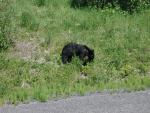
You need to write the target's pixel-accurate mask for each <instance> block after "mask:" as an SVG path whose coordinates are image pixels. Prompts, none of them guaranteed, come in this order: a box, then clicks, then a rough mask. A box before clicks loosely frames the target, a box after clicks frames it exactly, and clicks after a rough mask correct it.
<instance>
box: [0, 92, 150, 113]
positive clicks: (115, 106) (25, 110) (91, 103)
mask: <svg viewBox="0 0 150 113" xmlns="http://www.w3.org/2000/svg"><path fill="white" fill-rule="evenodd" d="M0 113H150V90H147V91H139V92H131V93H114V94H108V93H106V94H105V93H96V94H91V95H87V96H81V97H80V96H75V97H71V98H67V99H61V100H57V101H48V102H45V103H40V102H31V103H29V104H20V105H18V106H13V105H5V106H3V107H1V108H0Z"/></svg>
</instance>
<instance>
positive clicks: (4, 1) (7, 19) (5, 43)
mask: <svg viewBox="0 0 150 113" xmlns="http://www.w3.org/2000/svg"><path fill="white" fill-rule="evenodd" d="M10 4H11V1H8V0H1V1H0V51H2V50H5V49H7V48H8V47H9V46H10V44H11V40H10V35H11V19H12V8H11V5H10Z"/></svg>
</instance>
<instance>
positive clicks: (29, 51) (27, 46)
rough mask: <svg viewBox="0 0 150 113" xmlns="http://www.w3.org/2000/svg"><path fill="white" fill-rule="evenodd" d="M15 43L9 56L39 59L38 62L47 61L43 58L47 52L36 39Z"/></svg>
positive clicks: (30, 59) (27, 59) (31, 59)
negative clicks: (44, 51)
mask: <svg viewBox="0 0 150 113" xmlns="http://www.w3.org/2000/svg"><path fill="white" fill-rule="evenodd" d="M14 45H15V46H14V48H12V49H11V50H10V53H9V57H11V58H20V59H23V60H25V61H37V62H38V63H41V62H42V63H43V62H45V59H44V58H43V57H44V55H45V54H44V53H43V51H42V50H41V48H40V43H37V41H36V40H29V41H16V42H15V44H14ZM41 59H42V60H41Z"/></svg>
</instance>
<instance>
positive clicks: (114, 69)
mask: <svg viewBox="0 0 150 113" xmlns="http://www.w3.org/2000/svg"><path fill="white" fill-rule="evenodd" d="M69 3H70V2H69V0H13V3H12V4H11V5H12V7H13V11H14V15H13V16H14V18H12V21H11V24H12V27H13V28H14V29H15V31H14V32H15V33H13V34H12V37H15V38H13V41H14V42H15V43H17V42H24V41H25V42H31V41H34V40H36V42H37V43H38V49H39V50H40V52H39V51H36V55H35V56H34V57H33V58H32V59H28V60H24V59H23V58H21V57H18V56H17V55H16V54H15V55H12V54H13V53H11V51H13V52H15V51H16V50H15V49H14V48H13V47H10V48H9V51H7V52H4V51H3V52H1V53H0V102H1V103H3V102H10V103H17V102H20V101H22V102H24V101H26V100H31V99H36V100H39V101H46V100H47V99H51V98H58V97H65V96H69V95H73V94H80V95H84V94H85V93H87V92H95V91H102V90H104V89H113V90H118V89H123V90H144V89H146V88H149V87H150V82H149V81H150V47H149V44H150V23H149V20H150V10H143V11H142V12H141V13H134V14H132V15H129V14H128V13H126V12H122V11H120V10H117V9H110V8H105V9H104V10H99V11H97V10H96V9H88V8H85V9H82V10H80V9H73V8H70V4H69ZM1 23H4V22H1ZM1 30H2V29H1ZM1 33H3V32H2V31H1ZM71 41H73V42H77V43H82V44H87V45H88V46H90V47H91V48H94V50H95V60H94V62H93V63H90V64H88V65H87V66H85V67H83V66H82V65H81V64H80V61H79V60H78V59H74V60H73V62H72V63H71V64H67V65H63V64H62V63H61V59H60V53H61V49H62V48H63V46H64V45H65V44H66V43H68V42H71ZM1 48H3V47H2V46H1ZM10 53H11V55H10ZM41 58H42V59H44V62H38V60H39V59H41ZM81 72H84V73H87V77H83V76H81Z"/></svg>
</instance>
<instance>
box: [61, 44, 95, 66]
mask: <svg viewBox="0 0 150 113" xmlns="http://www.w3.org/2000/svg"><path fill="white" fill-rule="evenodd" d="M75 56H77V57H79V59H80V60H81V61H82V62H83V65H86V64H87V62H91V61H93V59H94V50H93V49H90V48H89V47H87V46H86V45H81V44H76V43H69V44H67V45H65V46H64V48H63V50H62V54H61V57H62V62H63V63H64V64H66V63H70V62H71V60H72V58H73V57H75Z"/></svg>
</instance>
